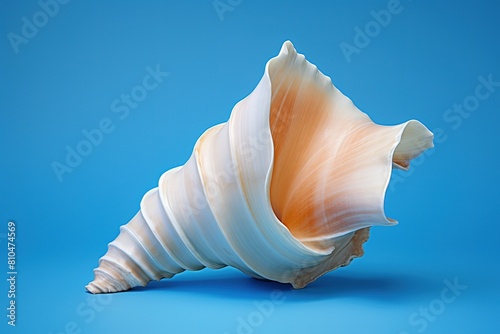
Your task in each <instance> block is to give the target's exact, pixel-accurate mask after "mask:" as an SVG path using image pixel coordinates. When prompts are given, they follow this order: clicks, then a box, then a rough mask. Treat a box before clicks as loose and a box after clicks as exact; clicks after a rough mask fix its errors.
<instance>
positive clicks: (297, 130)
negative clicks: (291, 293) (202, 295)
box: [86, 41, 433, 293]
mask: <svg viewBox="0 0 500 334" xmlns="http://www.w3.org/2000/svg"><path fill="white" fill-rule="evenodd" d="M432 139H433V134H432V133H431V132H430V131H429V130H428V129H427V128H426V127H425V126H424V125H422V124H421V123H420V122H418V121H415V120H411V121H408V122H406V123H403V124H400V125H395V126H381V125H377V124H375V123H373V122H372V121H371V119H370V118H369V117H368V116H367V115H366V114H365V113H363V112H361V111H360V110H359V109H357V108H356V106H355V105H354V104H353V103H352V102H351V100H350V99H349V98H347V97H346V96H345V95H343V94H342V93H341V92H340V91H339V90H338V89H337V88H335V86H333V84H332V82H331V79H330V78H329V77H327V76H325V75H323V74H322V73H321V72H320V71H319V70H318V69H317V68H316V66H314V65H312V64H311V63H309V62H308V61H307V60H306V59H305V57H304V56H303V55H301V54H297V52H296V51H295V49H294V47H293V45H292V43H290V42H289V41H287V42H285V43H284V44H283V46H282V48H281V51H280V53H279V55H278V56H277V57H275V58H273V59H271V60H270V61H269V62H268V63H267V64H266V68H265V73H264V76H263V77H262V79H261V80H260V82H259V84H258V85H257V87H256V88H255V89H254V91H253V92H252V93H251V94H250V95H249V96H247V97H246V98H245V99H243V100H242V101H240V102H239V103H238V104H236V105H235V107H234V108H233V110H232V112H231V115H230V118H229V121H227V122H226V123H223V124H219V125H216V126H213V127H211V128H209V129H208V130H207V131H205V133H203V134H202V135H201V137H200V138H199V139H198V141H197V142H196V145H195V147H194V151H193V153H192V155H191V157H190V159H189V160H188V161H187V162H186V164H185V165H184V166H181V167H177V168H174V169H171V170H169V171H167V172H165V173H164V174H163V175H162V176H161V177H160V180H159V183H158V187H157V188H154V189H152V190H150V191H149V192H147V193H146V195H145V196H144V198H143V199H142V202H141V205H140V211H139V212H138V213H137V214H136V215H135V217H133V218H132V220H131V221H130V222H129V223H128V224H126V225H123V226H122V227H121V228H120V234H119V236H118V237H117V238H116V239H115V240H114V241H113V242H111V243H110V244H109V245H108V251H107V253H106V254H105V255H104V256H103V257H102V258H101V259H100V260H99V267H98V268H96V269H94V274H95V278H94V280H93V281H92V282H91V283H89V284H88V285H87V286H86V288H87V290H88V291H89V292H91V293H107V292H116V291H124V290H128V289H130V288H132V287H135V286H145V285H146V284H147V283H148V282H150V281H151V280H160V279H162V278H170V277H172V276H174V275H176V274H178V273H181V272H183V271H184V270H200V269H203V268H205V267H208V268H213V269H217V268H222V267H225V266H232V267H234V268H237V269H239V270H241V271H242V272H244V273H246V274H248V275H250V276H252V277H255V278H260V279H268V280H273V281H278V282H282V283H291V284H292V285H293V287H294V288H302V287H304V286H306V285H307V284H308V283H310V282H312V281H313V280H315V279H316V278H317V277H319V276H321V275H323V274H325V273H326V272H329V271H331V270H333V269H336V268H338V267H341V266H346V265H348V264H349V263H350V262H351V260H352V259H353V258H355V257H360V256H362V255H363V248H362V245H363V243H364V242H365V241H366V240H367V239H368V237H369V229H370V227H371V226H373V225H394V224H396V223H397V222H396V221H395V220H392V219H389V218H387V217H386V216H385V214H384V196H385V191H386V189H387V185H388V183H389V179H390V176H391V172H392V168H400V169H404V170H406V169H408V167H409V164H410V160H411V159H413V158H415V157H416V156H418V155H419V154H421V153H422V152H423V151H425V150H426V149H428V148H430V147H433V144H432Z"/></svg>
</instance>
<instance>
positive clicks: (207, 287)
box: [130, 270, 442, 303]
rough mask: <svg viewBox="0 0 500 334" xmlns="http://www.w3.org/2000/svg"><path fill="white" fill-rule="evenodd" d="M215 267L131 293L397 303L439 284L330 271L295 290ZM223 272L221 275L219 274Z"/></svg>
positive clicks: (408, 277) (397, 276) (414, 278)
mask: <svg viewBox="0 0 500 334" xmlns="http://www.w3.org/2000/svg"><path fill="white" fill-rule="evenodd" d="M221 271H224V270H218V271H217V274H218V275H211V274H209V275H200V276H198V277H195V276H194V275H193V276H191V277H183V278H182V279H181V277H179V279H176V278H174V279H167V280H162V281H158V282H151V283H150V284H148V285H147V286H146V287H137V288H134V289H132V290H130V292H136V293H137V292H153V291H155V292H162V293H176V294H178V293H192V294H200V295H203V294H205V295H207V294H208V295H210V296H218V297H221V298H233V299H249V300H256V299H268V298H269V296H270V294H271V293H272V292H273V291H274V290H279V291H281V292H282V293H283V294H285V296H286V298H287V301H292V302H293V301H296V302H306V301H315V300H324V299H340V298H360V299H368V300H374V301H380V302H388V303H396V302H401V301H406V302H407V301H409V300H412V299H420V298H421V297H422V295H425V294H427V293H429V291H436V289H439V288H440V287H441V286H442V282H441V281H440V280H439V279H437V278H436V279H435V280H434V279H432V278H423V277H418V276H412V275H401V274H397V273H384V275H374V274H369V273H368V274H367V273H366V272H353V273H345V274H344V273H329V274H327V275H325V276H323V277H320V278H319V279H317V280H316V281H315V282H313V283H311V284H309V285H308V286H307V287H306V288H304V289H299V290H295V289H294V288H293V287H292V286H291V285H290V284H282V283H277V282H273V281H267V280H258V279H253V278H250V277H248V276H246V275H244V274H242V273H239V272H237V271H225V272H224V273H223V274H222V272H221ZM221 274H222V275H221Z"/></svg>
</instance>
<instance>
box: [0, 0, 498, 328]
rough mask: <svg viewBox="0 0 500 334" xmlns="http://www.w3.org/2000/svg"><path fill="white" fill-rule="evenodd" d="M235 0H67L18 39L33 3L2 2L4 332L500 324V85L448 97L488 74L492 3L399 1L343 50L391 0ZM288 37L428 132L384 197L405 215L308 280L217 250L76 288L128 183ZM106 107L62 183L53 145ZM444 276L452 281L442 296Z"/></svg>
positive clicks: (181, 152) (208, 116)
mask: <svg viewBox="0 0 500 334" xmlns="http://www.w3.org/2000/svg"><path fill="white" fill-rule="evenodd" d="M42 1H45V0H42ZM227 1H228V0H222V2H223V3H226V4H228V2H227ZM232 3H233V5H230V4H228V6H230V8H231V9H232V10H230V11H226V12H224V13H222V16H221V17H220V16H219V15H218V13H217V11H216V9H215V8H214V5H213V2H212V0H207V1H198V2H191V3H190V4H187V3H185V2H182V1H141V2H139V1H137V2H132V1H125V2H124V1H108V2H106V3H103V2H99V1H70V2H69V3H67V4H61V5H59V10H58V13H56V14H55V15H54V16H53V17H50V18H49V19H48V20H47V22H46V24H43V23H45V22H43V21H39V22H42V24H41V27H39V28H38V32H37V33H36V35H35V36H33V37H32V38H29V39H28V40H27V43H24V44H20V45H18V50H17V51H18V52H17V53H16V52H15V50H14V48H13V46H12V44H11V43H10V42H9V38H8V34H9V33H10V32H12V33H15V34H18V35H20V34H21V29H22V27H23V24H24V22H23V17H26V18H27V19H28V20H29V21H30V22H33V16H34V15H35V16H36V15H37V12H39V11H40V10H41V7H40V4H38V2H37V1H32V0H31V1H14V0H5V1H2V2H1V4H0V35H2V36H3V37H2V39H1V43H0V49H1V50H0V52H1V53H0V57H1V63H0V66H1V67H0V74H1V82H0V83H1V89H0V101H1V111H0V112H1V114H0V117H1V118H0V143H1V144H0V159H1V160H0V247H1V252H0V263H1V265H0V267H1V268H3V269H2V272H5V273H6V272H7V266H6V261H7V259H6V258H7V251H6V239H5V237H6V235H5V233H7V222H8V221H9V220H14V221H15V222H16V224H17V232H18V234H17V240H16V242H17V259H18V267H17V268H18V272H19V274H18V277H17V278H18V281H17V299H16V301H17V305H18V309H17V312H18V313H17V326H16V327H15V328H12V327H10V326H7V324H6V322H7V319H6V316H5V315H4V314H6V313H7V312H6V310H5V308H6V307H7V303H8V299H7V290H8V288H7V285H6V280H5V278H2V279H1V280H0V282H1V283H0V306H1V309H3V310H4V311H2V312H0V332H2V333H54V334H55V333H111V332H113V333H139V332H141V333H165V332H169V333H181V332H189V333H226V332H227V333H236V332H238V330H239V331H240V332H242V333H245V332H248V333H251V332H252V333H278V332H282V333H284V332H296V333H301V332H302V333H303V332H306V331H308V332H309V331H311V330H312V331H313V332H317V333H399V334H403V333H420V332H425V333H494V332H497V331H496V330H495V329H496V328H498V316H499V314H500V312H499V311H500V307H499V298H500V288H499V285H498V283H499V281H500V268H499V260H498V256H499V253H500V252H499V251H500V246H499V245H500V243H499V242H498V235H499V232H500V228H499V223H500V220H499V214H498V209H497V208H498V203H499V199H500V196H499V193H498V186H499V173H498V163H499V158H498V152H499V150H498V141H499V139H500V138H499V130H498V124H499V122H500V116H499V115H500V110H499V106H500V87H498V86H497V87H493V88H492V90H493V92H490V96H489V97H487V98H485V99H484V100H481V101H479V105H475V106H473V108H472V107H471V109H474V110H473V111H471V112H470V114H468V116H466V117H458V118H457V115H458V114H448V113H450V112H447V110H448V109H450V108H453V105H454V104H455V103H456V104H461V103H464V101H467V103H472V102H474V101H475V100H474V95H475V89H476V87H477V86H478V85H479V84H480V81H479V79H478V78H479V77H481V76H482V77H483V78H485V79H487V78H488V76H491V77H492V80H493V81H495V82H498V81H500V67H499V65H500V44H499V40H498V38H499V36H500V26H499V23H498V18H499V15H500V5H499V3H498V1H493V0H492V1H440V2H439V3H436V2H435V1H423V0H422V1H417V0H414V1H410V0H401V3H400V6H399V7H398V9H399V10H400V12H399V13H398V14H393V15H392V17H391V20H390V22H389V23H388V24H387V25H386V26H385V27H380V26H379V27H380V29H379V31H377V30H373V31H371V34H372V36H373V37H370V40H369V41H368V42H367V43H365V44H366V45H362V44H361V46H362V47H359V48H358V52H357V53H354V54H352V55H351V56H350V57H346V56H345V55H344V54H343V52H342V49H341V47H340V45H341V43H348V44H350V45H352V46H355V34H356V32H355V27H358V28H359V29H361V30H364V29H365V27H366V25H367V24H368V27H372V26H371V25H370V22H371V21H373V20H374V18H373V16H372V14H371V11H372V10H374V11H376V12H378V11H380V10H382V9H387V7H388V5H389V3H390V2H388V1H386V0H376V1H363V2H362V3H359V2H355V3H354V2H353V1H347V0H346V1H317V2H313V1H289V2H284V1H283V2H278V1H274V2H268V1H246V0H245V1H241V2H239V1H236V0H233V1H232ZM38 15H39V16H38V17H37V19H38V20H43V14H42V16H40V14H38ZM372 29H376V26H375V28H373V27H372ZM287 39H290V40H291V41H292V42H293V43H294V45H295V47H296V48H297V50H298V52H300V53H304V54H305V55H306V57H307V58H308V60H309V61H311V62H312V63H313V64H316V65H317V66H318V67H319V69H320V70H321V71H322V72H323V73H325V74H326V75H329V76H330V77H331V78H332V80H333V82H334V84H335V85H336V86H337V87H338V88H339V89H340V90H341V91H343V92H344V93H345V94H346V95H347V96H349V97H350V98H351V99H352V100H353V101H354V102H355V103H356V105H357V106H358V107H359V108H360V109H361V110H363V111H365V112H367V113H368V114H369V115H370V116H371V117H372V119H373V120H374V121H375V122H377V123H381V124H396V123H400V122H403V121H406V120H408V119H412V118H416V119H418V120H420V121H422V122H423V123H424V124H425V125H426V126H428V127H429V129H431V130H434V131H436V134H439V136H436V141H435V145H436V147H435V149H433V150H431V151H429V153H428V154H426V155H424V156H422V157H421V158H419V159H417V160H416V161H414V165H413V167H412V169H411V170H410V171H409V172H407V173H399V172H398V173H395V175H394V178H393V180H392V182H391V186H390V188H389V189H388V192H387V198H386V212H387V215H388V216H389V217H393V218H396V219H398V220H399V222H400V224H399V225H397V226H395V227H390V228H389V227H375V228H372V235H371V238H370V240H369V241H368V242H367V244H366V245H365V251H366V253H365V256H364V257H362V258H360V259H356V260H354V262H353V263H352V264H351V265H350V266H348V267H346V268H342V269H339V270H337V271H334V272H332V273H329V274H327V275H326V276H324V277H322V278H320V279H318V280H317V281H316V282H314V283H313V284H311V285H310V286H308V287H307V288H305V289H303V290H298V291H295V290H293V289H291V288H290V287H289V286H288V285H281V284H277V283H273V282H259V281H256V280H254V279H251V278H249V277H247V276H245V275H244V274H242V273H240V272H238V271H237V270H234V269H232V268H225V269H222V270H217V271H214V270H203V271H199V272H190V273H183V274H181V275H179V276H176V277H175V278H173V279H171V280H164V281H161V282H155V283H152V284H150V285H149V286H148V287H147V288H139V289H134V290H133V291H132V292H128V293H120V294H113V295H111V296H110V295H108V296H101V297H98V296H93V295H90V294H88V293H86V292H85V289H84V286H85V285H86V284H87V283H88V282H89V281H90V280H92V278H93V274H92V269H93V268H94V267H95V266H96V265H97V260H98V259H99V257H100V256H102V255H103V254H104V253H105V251H106V248H107V243H108V242H110V241H111V240H113V239H114V238H115V237H116V236H117V235H118V231H119V230H118V229H119V226H120V225H122V224H125V223H126V222H128V220H129V219H130V218H131V217H132V216H133V215H134V214H135V213H136V212H137V211H138V209H139V203H140V200H141V198H142V195H143V194H144V193H146V191H147V190H149V189H150V188H153V187H155V186H156V184H157V181H158V178H159V177H160V175H161V174H162V173H163V172H164V171H166V170H168V169H170V168H172V167H175V166H177V165H181V164H183V163H184V162H185V161H186V160H187V159H188V157H189V156H190V154H191V150H192V148H193V145H194V143H195V141H196V139H197V138H198V136H199V135H200V134H201V133H202V132H203V131H204V130H205V129H206V128H208V127H210V126H212V125H214V124H216V123H220V122H224V121H225V120H227V118H228V116H229V114H230V111H231V109H232V107H233V105H234V104H235V103H236V102H237V101H239V100H241V99H242V98H243V97H245V96H246V95H248V94H249V93H250V92H251V91H252V89H253V88H254V87H255V86H256V84H257V83H258V81H259V80H260V78H261V76H262V74H263V71H264V66H265V63H266V62H267V61H268V60H269V59H270V58H272V57H274V56H276V55H277V54H278V52H279V49H280V47H281V45H282V43H283V42H284V41H285V40H287ZM358 42H359V41H358ZM365 42H366V41H365ZM359 45H360V44H359V43H358V46H359ZM348 58H350V59H348ZM349 60H350V61H349ZM157 65H159V67H160V69H161V70H162V71H165V72H168V73H169V75H168V77H166V78H164V80H163V82H161V83H160V84H159V85H158V87H157V88H156V89H154V90H151V91H149V92H148V95H147V97H146V98H145V99H144V100H143V101H141V102H139V103H138V105H137V107H136V108H134V109H132V108H130V113H129V114H128V116H127V117H125V118H124V119H120V118H119V116H120V115H121V113H118V114H117V113H114V112H113V110H112V108H111V104H112V103H113V101H115V99H117V98H118V99H119V98H120V96H121V94H130V92H131V90H132V89H133V88H134V87H136V86H137V85H141V84H142V79H143V78H144V76H145V75H146V74H147V70H146V68H147V67H148V66H150V67H151V68H155V67H156V66H157ZM482 92H485V91H484V90H483V91H482ZM471 101H472V102H471ZM122 106H123V105H122ZM450 117H455V118H453V119H450ZM105 118H108V119H110V120H111V122H112V125H113V130H112V131H111V132H110V133H107V134H105V135H104V137H103V139H102V142H101V143H100V144H99V145H97V146H93V147H92V152H91V153H90V154H89V155H88V156H86V157H84V158H83V160H82V161H81V163H79V164H78V166H76V167H75V168H74V170H73V171H72V172H71V173H64V174H63V175H62V182H60V181H59V180H58V177H57V175H56V173H55V172H54V170H53V167H52V165H51V164H52V163H53V162H54V161H58V162H60V163H65V162H64V160H65V159H66V154H67V152H66V146H70V147H72V148H73V149H75V148H76V147H77V145H78V143H79V142H81V141H82V140H84V139H85V137H84V135H83V134H82V131H83V130H88V131H90V130H91V129H95V128H97V127H98V126H99V123H100V122H101V120H103V119H105ZM5 273H4V274H1V275H0V277H4V275H5V277H6V274H5ZM446 280H448V282H454V281H455V280H456V281H457V282H458V284H460V285H461V286H462V288H461V290H459V291H458V292H457V294H456V295H455V298H454V300H453V301H452V302H449V303H448V302H447V303H444V302H443V300H442V295H441V293H442V291H443V289H445V288H446V287H447V285H446V283H445V281H446ZM464 286H466V288H464ZM275 290H277V291H275ZM276 293H278V294H280V293H281V295H280V296H281V297H280V299H278V300H274V304H272V306H269V305H271V304H269V303H272V302H273V299H272V296H274V294H276ZM449 296H452V294H449ZM256 301H257V302H258V303H263V302H266V301H267V303H264V304H265V305H267V307H268V309H267V310H268V311H265V312H263V311H259V308H258V307H257V306H256V304H255V302H256ZM424 309H429V310H430V311H428V312H430V313H429V315H427V318H426V317H425V316H424V315H422V313H421V312H425V310H424ZM412 319H413V320H412ZM242 321H243V322H246V323H247V324H248V323H250V324H253V325H247V326H249V327H246V328H243V327H241V326H243V325H241V322H242ZM238 326H240V328H239V327H238Z"/></svg>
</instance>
